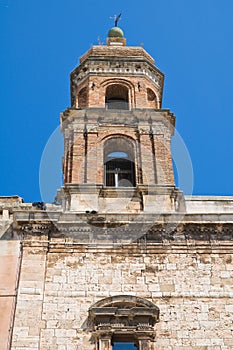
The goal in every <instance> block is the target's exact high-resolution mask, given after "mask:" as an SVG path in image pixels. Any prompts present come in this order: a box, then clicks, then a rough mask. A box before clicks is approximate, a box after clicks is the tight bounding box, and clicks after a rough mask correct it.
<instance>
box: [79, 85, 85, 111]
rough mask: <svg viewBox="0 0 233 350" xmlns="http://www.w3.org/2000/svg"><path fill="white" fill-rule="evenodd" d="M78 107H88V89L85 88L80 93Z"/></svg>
mask: <svg viewBox="0 0 233 350" xmlns="http://www.w3.org/2000/svg"><path fill="white" fill-rule="evenodd" d="M78 107H79V108H85V107H87V88H86V87H83V88H82V89H81V90H80V91H79V92H78Z"/></svg>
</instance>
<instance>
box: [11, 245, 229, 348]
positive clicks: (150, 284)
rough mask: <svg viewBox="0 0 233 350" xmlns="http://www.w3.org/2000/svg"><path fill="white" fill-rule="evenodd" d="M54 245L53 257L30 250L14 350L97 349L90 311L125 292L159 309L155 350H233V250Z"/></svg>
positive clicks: (24, 267) (26, 251) (26, 255)
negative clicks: (146, 300)
mask: <svg viewBox="0 0 233 350" xmlns="http://www.w3.org/2000/svg"><path fill="white" fill-rule="evenodd" d="M55 241H56V240H54V242H52V243H51V246H50V247H49V251H48V253H47V254H45V252H39V251H38V250H37V251H35V250H34V252H33V249H32V248H31V247H25V248H24V258H23V263H22V271H21V281H20V289H19V296H18V305H17V312H16V320H15V329H14V337H13V346H12V349H13V350H23V349H25V350H26V349H27V350H28V349H31V350H36V349H43V350H52V349H53V350H77V349H80V350H81V349H82V350H92V349H93V350H94V349H96V347H95V342H94V340H93V337H92V334H91V333H90V332H89V331H88V330H87V317H88V309H89V308H90V307H91V306H92V305H93V304H94V303H95V302H96V301H98V300H100V299H103V298H106V297H109V296H114V295H120V294H123V295H126V294H127V295H135V296H138V297H142V298H146V299H148V300H150V301H152V302H153V303H154V304H155V305H157V306H158V307H159V309H160V322H159V323H158V324H157V325H156V327H155V329H156V337H155V343H154V349H156V350H157V349H159V350H165V349H166V350H170V349H187V350H188V349H201V350H204V349H205V350H208V349H209V350H220V349H224V350H227V349H229V350H230V349H232V348H233V340H232V339H233V337H232V335H233V334H232V333H233V328H232V318H233V264H232V261H233V260H232V259H233V254H232V251H231V253H230V251H228V252H226V251H227V249H225V251H224V250H223V249H222V248H221V247H219V246H216V247H214V248H213V249H208V248H205V249H204V248H203V247H202V248H201V247H189V246H188V245H187V246H186V247H183V248H182V249H181V248H180V249H178V248H177V249H175V248H174V246H173V248H172V246H166V245H163V246H162V245H157V246H156V245H153V244H152V245H149V246H148V247H141V246H136V245H131V246H122V247H118V248H116V247H115V248H114V247H100V246H99V247H89V248H87V247H84V246H81V245H80V246H78V245H72V244H69V243H68V242H66V243H65V244H64V242H55ZM35 252H36V254H34V253H35ZM45 258H46V260H45ZM44 281H45V283H44Z"/></svg>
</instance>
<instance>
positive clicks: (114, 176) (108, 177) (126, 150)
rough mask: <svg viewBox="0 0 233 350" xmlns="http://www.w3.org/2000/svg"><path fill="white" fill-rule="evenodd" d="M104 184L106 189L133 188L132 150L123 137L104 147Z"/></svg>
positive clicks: (111, 141)
mask: <svg viewBox="0 0 233 350" xmlns="http://www.w3.org/2000/svg"><path fill="white" fill-rule="evenodd" d="M104 184H105V186H107V187H135V185H136V182H135V164H134V149H133V145H132V143H131V142H130V141H128V140H127V139H126V138H123V137H117V138H112V139H110V140H108V141H106V143H105V145H104Z"/></svg>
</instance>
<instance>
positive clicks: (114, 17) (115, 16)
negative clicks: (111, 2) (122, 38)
mask: <svg viewBox="0 0 233 350" xmlns="http://www.w3.org/2000/svg"><path fill="white" fill-rule="evenodd" d="M120 17H121V13H120V14H119V15H118V16H117V15H114V16H113V17H110V18H111V19H114V22H115V27H117V24H118V22H119V20H120Z"/></svg>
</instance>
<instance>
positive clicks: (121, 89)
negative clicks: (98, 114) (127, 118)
mask: <svg viewBox="0 0 233 350" xmlns="http://www.w3.org/2000/svg"><path fill="white" fill-rule="evenodd" d="M105 105H106V109H129V92H128V89H127V87H125V86H123V85H121V84H112V85H109V86H108V87H107V88H106V95H105Z"/></svg>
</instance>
